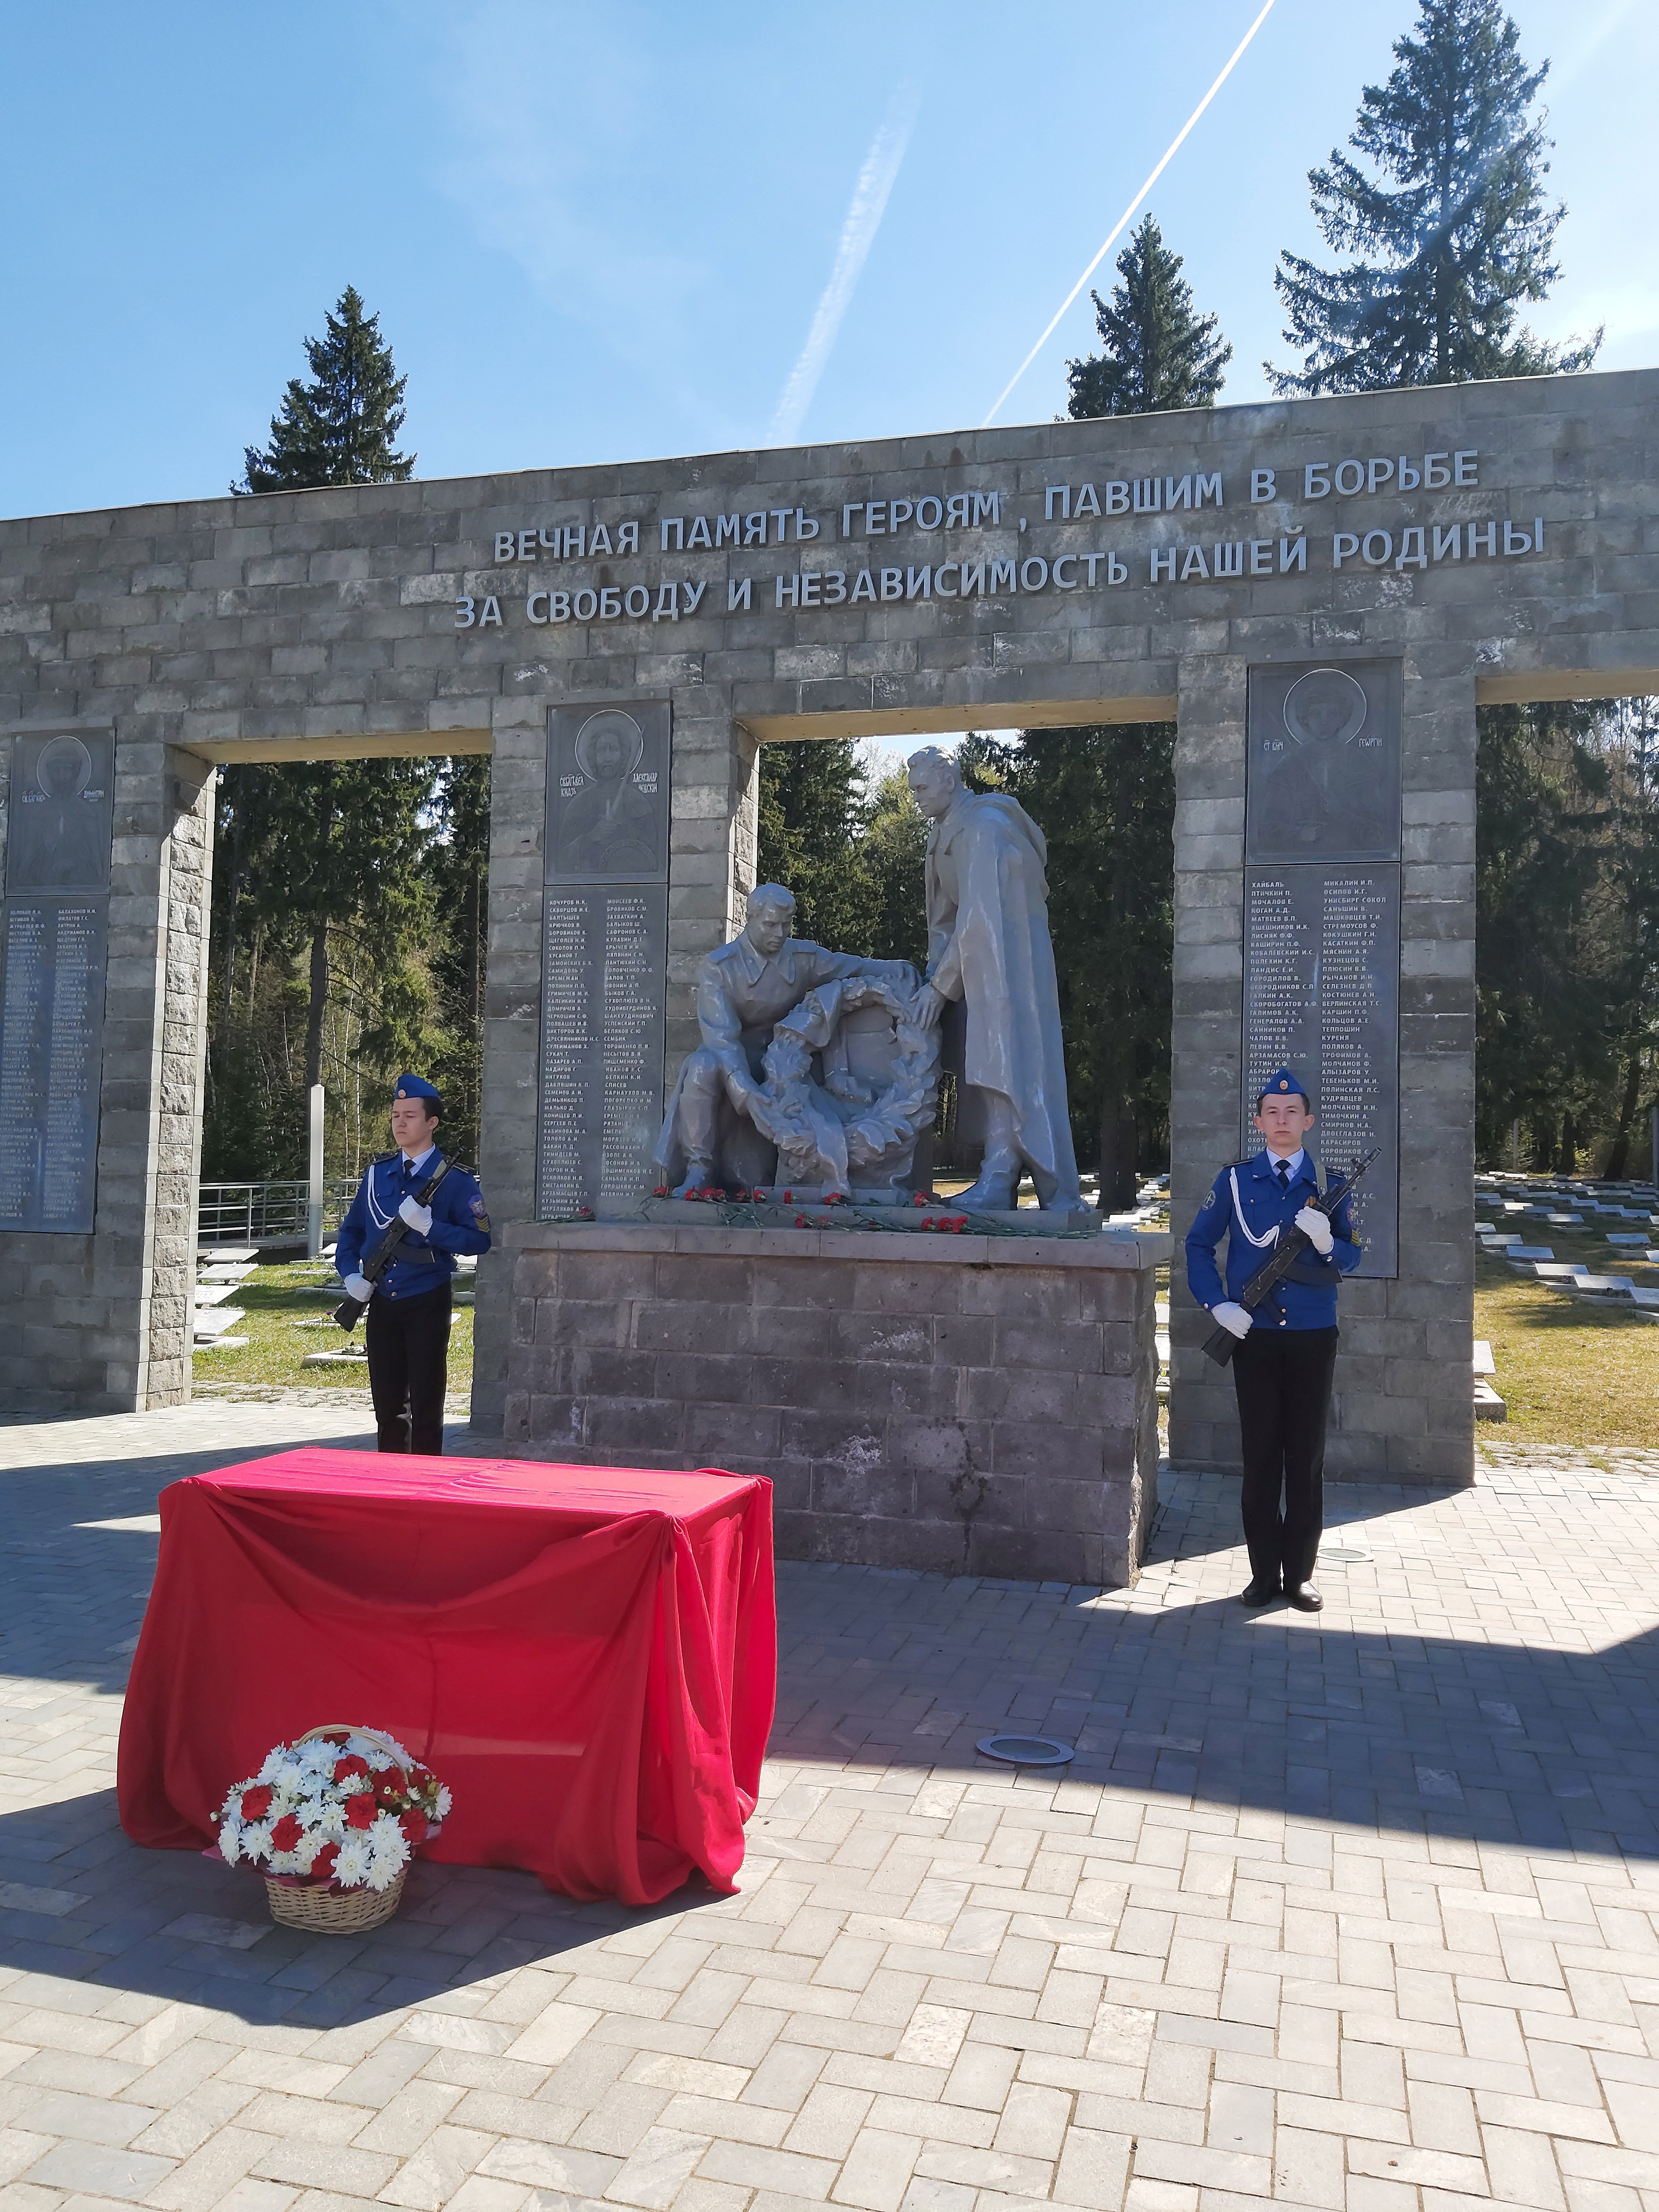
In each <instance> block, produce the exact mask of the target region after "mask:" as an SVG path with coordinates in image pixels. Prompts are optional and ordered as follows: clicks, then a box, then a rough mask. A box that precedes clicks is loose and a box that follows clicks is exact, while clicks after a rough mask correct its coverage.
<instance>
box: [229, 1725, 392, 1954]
mask: <svg viewBox="0 0 1659 2212" xmlns="http://www.w3.org/2000/svg"><path fill="white" fill-rule="evenodd" d="M331 1735H345V1736H351V1735H356V1736H366V1737H368V1740H369V1741H371V1742H373V1743H377V1744H379V1745H380V1748H381V1750H382V1751H384V1752H385V1753H386V1754H387V1756H388V1757H389V1758H390V1759H391V1760H392V1764H393V1765H394V1766H396V1767H397V1768H398V1771H399V1772H400V1773H401V1774H403V1775H404V1779H405V1781H407V1779H408V1770H407V1768H405V1767H404V1765H402V1757H406V1756H407V1753H403V1754H402V1755H401V1757H400V1754H399V1748H398V1746H397V1745H395V1744H394V1743H392V1741H391V1740H390V1738H388V1737H386V1736H384V1735H380V1732H379V1731H378V1730H377V1729H366V1728H358V1727H355V1726H352V1725H350V1724H349V1723H341V1722H332V1721H331V1722H325V1723H324V1724H323V1725H322V1726H320V1727H319V1728H313V1729H307V1730H306V1732H305V1734H304V1735H301V1736H296V1737H295V1744H296V1746H297V1745H299V1744H302V1743H309V1742H311V1741H313V1738H316V1737H320V1736H331ZM408 1872H409V1869H407V1868H406V1867H405V1868H404V1869H403V1871H402V1872H401V1873H399V1874H398V1876H397V1877H396V1879H395V1880H394V1881H390V1882H388V1883H387V1885H386V1887H385V1888H384V1889H371V1888H369V1887H368V1885H367V1883H363V1884H361V1885H359V1884H354V1885H353V1886H352V1887H349V1888H343V1887H341V1886H340V1884H339V1883H338V1882H334V1881H304V1880H298V1881H296V1880H295V1878H294V1876H292V1875H271V1874H267V1875H266V1876H265V1878H264V1882H265V1900H266V1902H267V1904H268V1905H270V1917H271V1918H272V1919H273V1920H275V1921H276V1922H277V1923H279V1924H280V1925H281V1926H283V1927H284V1928H300V1929H304V1930H305V1932H306V1933H307V1935H310V1936H359V1935H362V1933H363V1932H364V1931H365V1930H366V1929H370V1928H379V1927H380V1925H381V1924H382V1923H383V1922H385V1921H387V1920H390V1919H391V1917H392V1915H393V1913H395V1912H396V1911H397V1910H398V1905H400V1904H401V1903H402V1902H403V1894H404V1881H405V1880H406V1879H407V1877H408Z"/></svg>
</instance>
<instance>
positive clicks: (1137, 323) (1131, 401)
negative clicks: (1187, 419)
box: [1066, 215, 1233, 421]
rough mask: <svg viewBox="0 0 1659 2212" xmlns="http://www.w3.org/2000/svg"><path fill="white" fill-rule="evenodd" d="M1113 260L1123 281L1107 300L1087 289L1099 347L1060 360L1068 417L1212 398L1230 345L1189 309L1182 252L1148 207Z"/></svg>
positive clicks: (1202, 403)
mask: <svg viewBox="0 0 1659 2212" xmlns="http://www.w3.org/2000/svg"><path fill="white" fill-rule="evenodd" d="M1117 267H1118V274H1119V275H1120V276H1121V277H1122V279H1123V282H1122V283H1121V284H1118V285H1115V286H1114V288H1113V290H1112V297H1111V302H1110V305H1108V303H1107V302H1106V301H1104V300H1103V299H1102V298H1101V296H1100V295H1099V293H1098V292H1091V294H1090V295H1089V296H1090V298H1091V300H1092V301H1094V303H1095V322H1096V325H1097V328H1098V330H1099V332H1100V337H1101V343H1102V345H1103V348H1104V351H1103V352H1102V353H1099V354H1091V355H1090V356H1087V357H1086V358H1085V359H1084V360H1082V361H1070V362H1066V380H1067V381H1068V382H1069V384H1070V385H1071V387H1072V396H1071V399H1070V402H1069V407H1068V411H1069V412H1070V414H1071V415H1072V416H1073V419H1074V420H1077V421H1082V420H1084V419H1085V418H1086V417H1088V416H1097V415H1152V414H1159V413H1162V412H1163V411H1164V410H1166V409H1169V408H1179V407H1212V406H1213V405H1214V404H1215V396H1216V394H1217V392H1219V391H1220V389H1221V385H1222V374H1221V373H1222V370H1223V369H1224V368H1225V367H1226V365H1227V363H1228V362H1230V361H1231V359H1232V357H1233V349H1232V348H1231V346H1230V345H1228V344H1227V343H1225V341H1224V340H1223V339H1222V338H1221V337H1218V334H1217V331H1216V320H1217V319H1216V317H1215V316H1213V315H1195V314H1194V313H1193V288H1192V286H1191V285H1190V284H1188V283H1185V282H1184V281H1183V279H1182V275H1181V269H1182V257H1181V256H1180V254H1178V253H1171V252H1170V250H1169V248H1168V247H1167V246H1165V245H1164V234H1163V232H1162V231H1161V230H1159V228H1158V224H1157V222H1155V221H1154V220H1153V218H1152V216H1150V215H1149V216H1146V217H1145V218H1144V219H1143V220H1142V222H1141V223H1140V225H1139V228H1138V229H1136V230H1135V231H1133V232H1132V233H1131V234H1130V239H1129V243H1128V245H1127V246H1126V247H1125V248H1124V250H1123V252H1121V253H1120V254H1119V256H1118V258H1117Z"/></svg>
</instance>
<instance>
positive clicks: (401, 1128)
mask: <svg viewBox="0 0 1659 2212" xmlns="http://www.w3.org/2000/svg"><path fill="white" fill-rule="evenodd" d="M442 1112H443V1101H442V1099H441V1098H440V1097H439V1096H438V1094H437V1092H436V1091H435V1090H434V1089H433V1087H432V1085H430V1084H429V1083H428V1082H427V1081H426V1080H425V1079H424V1078H423V1077H422V1076H418V1075H400V1076H399V1077H398V1085H397V1091H396V1093H395V1095H394V1097H393V1098H392V1137H393V1139H394V1140H395V1141H396V1143H397V1146H398V1150H397V1151H396V1152H383V1153H382V1154H381V1155H380V1158H378V1159H376V1160H374V1161H372V1162H371V1163H370V1165H369V1170H368V1174H367V1175H366V1176H364V1177H363V1180H362V1187H361V1188H360V1189H359V1190H358V1193H357V1195H356V1198H354V1199H353V1200H352V1201H351V1211H350V1212H349V1213H348V1214H347V1216H346V1218H345V1219H344V1221H343V1223H342V1224H341V1225H340V1234H339V1237H338V1240H337V1243H336V1244H335V1247H334V1264H335V1266H336V1267H337V1269H338V1270H339V1273H340V1274H341V1276H342V1277H343V1279H344V1282H345V1286H346V1294H347V1297H348V1298H351V1299H356V1300H357V1301H358V1302H359V1304H360V1305H367V1306H368V1322H367V1325H366V1328H365V1330H364V1334H365V1335H366V1337H367V1339H368V1388H369V1394H370V1395H371V1396H372V1397H373V1399H374V1424H375V1429H376V1431H377V1435H378V1439H379V1443H380V1449H381V1450H382V1451H383V1452H429V1453H430V1454H432V1455H434V1456H435V1457H436V1456H437V1455H439V1454H440V1453H441V1451H442V1450H443V1448H444V1385H445V1383H446V1381H447V1370H448V1360H449V1323H450V1291H449V1285H450V1279H451V1277H452V1276H453V1274H454V1273H455V1255H456V1254H457V1253H458V1252H487V1251H488V1250H489V1215H488V1214H487V1213H486V1212H484V1202H483V1193H482V1192H481V1191H480V1190H479V1188H478V1186H477V1182H476V1181H475V1180H474V1178H473V1177H472V1176H470V1175H468V1173H467V1172H466V1170H465V1168H458V1167H452V1166H451V1165H450V1164H449V1163H448V1162H447V1160H446V1159H445V1158H444V1156H443V1154H442V1153H441V1152H440V1151H439V1150H438V1146H437V1141H436V1139H437V1131H438V1121H439V1117H440V1115H441V1114H442ZM394 1222H395V1223H396V1224H398V1227H399V1229H400V1231H401V1234H400V1236H399V1237H398V1238H397V1240H396V1249H395V1251H394V1252H393V1253H392V1255H391V1257H390V1259H389V1260H388V1261H386V1262H385V1263H384V1264H377V1263H376V1262H375V1261H373V1260H369V1261H367V1262H366V1259H365V1253H366V1249H367V1250H368V1252H371V1253H372V1252H374V1251H375V1250H376V1249H377V1248H379V1247H380V1246H381V1245H382V1243H384V1241H385V1240H386V1231H388V1230H389V1229H391V1227H392V1225H393V1223H394ZM365 1264H369V1265H376V1267H377V1272H376V1273H375V1275H374V1278H373V1279H370V1278H369V1277H368V1276H367V1275H365V1274H363V1273H362V1272H361V1270H362V1267H364V1265H365ZM347 1313H351V1314H352V1316H353V1317H354V1318H355V1314H356V1309H354V1308H349V1307H343V1308H342V1310H341V1315H342V1316H344V1315H345V1314H347Z"/></svg>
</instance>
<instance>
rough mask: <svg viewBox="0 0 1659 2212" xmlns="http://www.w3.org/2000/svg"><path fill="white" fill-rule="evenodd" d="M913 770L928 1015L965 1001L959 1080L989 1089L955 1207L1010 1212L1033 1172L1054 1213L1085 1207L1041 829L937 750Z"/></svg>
mask: <svg viewBox="0 0 1659 2212" xmlns="http://www.w3.org/2000/svg"><path fill="white" fill-rule="evenodd" d="M908 769H909V783H910V791H911V795H912V796H913V797H914V799H915V802H916V805H918V806H919V807H920V808H921V811H922V812H923V813H924V814H925V815H926V816H927V819H928V830H927V863H926V865H927V981H926V982H925V983H924V984H923V986H922V988H921V992H920V993H919V994H918V997H917V1002H916V1012H917V1018H918V1019H919V1020H921V1022H922V1023H924V1024H933V1023H937V1022H938V1021H939V1019H940V1018H941V1017H942V1016H943V1014H944V1012H945V1006H946V1005H947V1004H948V1003H951V1002H952V1001H956V1000H960V1001H961V1003H962V1006H963V1011H964V1014H965V1016H966V1023H965V1037H964V1041H963V1056H962V1066H961V1068H960V1070H959V1074H960V1079H961V1081H962V1082H963V1084H964V1085H966V1086H967V1087H968V1089H969V1091H971V1092H973V1093H975V1094H976V1101H977V1103H978V1105H979V1107H980V1109H981V1113H982V1116H983V1121H984V1129H985V1152H984V1158H983V1161H982V1163H981V1168H980V1173H979V1179H978V1181H977V1182H975V1184H974V1185H973V1187H972V1188H971V1189H969V1190H965V1191H963V1193H962V1194H961V1195H960V1197H958V1198H956V1199H953V1200H952V1201H951V1203H952V1204H953V1205H957V1206H964V1207H967V1208H969V1210H972V1209H975V1208H977V1209H982V1210H984V1211H987V1212H1004V1211H1006V1209H1008V1208H1010V1207H1012V1206H1013V1204H1014V1202H1015V1194H1016V1192H1017V1191H1018V1188H1019V1180H1020V1176H1021V1175H1022V1174H1024V1173H1029V1174H1030V1178H1031V1181H1032V1183H1033V1185H1034V1186H1035V1188H1036V1194H1037V1204H1038V1205H1039V1206H1042V1208H1043V1209H1044V1210H1045V1211H1047V1212H1055V1213H1082V1212H1085V1206H1084V1203H1083V1199H1082V1196H1081V1194H1080V1193H1079V1189H1078V1174H1077V1161H1076V1159H1075V1158H1074V1157H1073V1152H1072V1129H1071V1123H1070V1121H1069V1119H1068V1118H1067V1114H1066V1062H1065V1055H1064V1053H1063V1051H1062V1049H1061V1045H1060V988H1059V985H1058V983H1057V981H1055V976H1054V946H1053V944H1052V943H1051V942H1050V939H1049V936H1048V878H1047V876H1046V873H1045V867H1046V864H1047V860H1048V847H1047V845H1046V843H1045V842H1044V839H1043V836H1042V830H1041V829H1038V828H1037V826H1036V823H1035V822H1033V821H1032V819H1031V817H1030V815H1029V814H1028V813H1027V812H1026V811H1025V810H1024V807H1023V806H1021V805H1020V804H1019V802H1018V799H1010V798H1009V797H1007V796H1006V793H1002V792H985V793H977V792H971V791H969V790H968V789H967V788H966V787H965V786H964V785H963V781H962V778H961V776H960V775H959V774H958V772H957V766H956V763H955V762H954V761H952V760H951V758H950V757H949V755H948V754H945V753H942V752H941V751H939V748H938V747H937V746H936V745H926V746H924V747H923V748H922V750H921V751H920V752H918V753H913V754H912V755H911V757H910V760H909V763H908Z"/></svg>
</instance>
